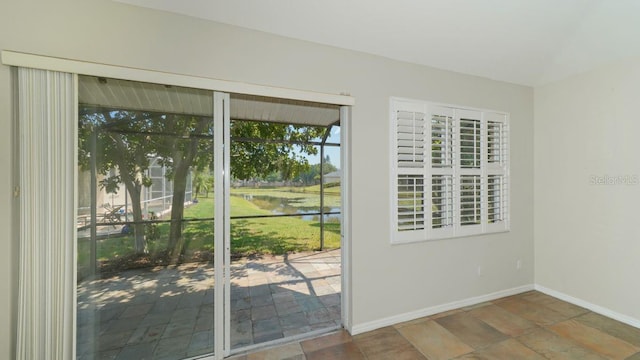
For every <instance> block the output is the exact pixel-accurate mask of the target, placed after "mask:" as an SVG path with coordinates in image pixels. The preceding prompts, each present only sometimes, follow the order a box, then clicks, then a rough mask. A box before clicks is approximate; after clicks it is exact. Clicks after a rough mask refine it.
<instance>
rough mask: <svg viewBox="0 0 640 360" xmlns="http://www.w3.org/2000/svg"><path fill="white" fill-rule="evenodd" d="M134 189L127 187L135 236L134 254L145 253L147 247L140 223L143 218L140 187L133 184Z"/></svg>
mask: <svg viewBox="0 0 640 360" xmlns="http://www.w3.org/2000/svg"><path fill="white" fill-rule="evenodd" d="M134 187H135V189H133V191H131V190H129V187H127V190H128V191H129V196H130V197H131V207H132V210H133V222H134V225H133V233H134V236H135V242H134V247H135V251H136V254H146V253H147V251H148V249H147V242H146V240H145V236H144V235H145V234H144V223H142V221H143V218H142V204H141V201H140V187H139V186H134Z"/></svg>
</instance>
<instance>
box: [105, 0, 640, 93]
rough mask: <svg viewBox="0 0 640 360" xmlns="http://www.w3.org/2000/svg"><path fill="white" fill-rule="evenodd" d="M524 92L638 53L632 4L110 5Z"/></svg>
mask: <svg viewBox="0 0 640 360" xmlns="http://www.w3.org/2000/svg"><path fill="white" fill-rule="evenodd" d="M116 1H120V2H124V3H128V4H133V5H138V6H144V7H150V8H155V9H160V10H165V11H170V12H175V13H180V14H185V15H189V16H194V17H199V18H205V19H208V20H213V21H217V22H221V23H226V24H231V25H237V26H241V27H245V28H250V29H254V30H260V31H264V32H268V33H273V34H278V35H282V36H287V37H291V38H296V39H302V40H307V41H312V42H316V43H321V44H327V45H332V46H337V47H340V48H346V49H352V50H357V51H362V52H366V53H370V54H376V55H381V56H384V57H388V58H392V59H396V60H402V61H407V62H411V63H417V64H423V65H428V66H433V67H437V68H440V69H446V70H452V71H456V72H461V73H466V74H472V75H478V76H482V77H487V78H491V79H495V80H502V81H507V82H512V83H517V84H523V85H532V86H535V85H541V84H544V83H547V82H550V81H554V80H558V79H561V78H564V77H567V76H569V75H572V74H575V73H579V72H583V71H587V70H590V69H592V68H595V67H597V66H599V65H602V64H606V63H609V62H612V61H616V60H618V59H621V58H626V57H631V56H640V0H393V1H390V0H388V1H382V0H321V1H319V0H180V1H176V0H116Z"/></svg>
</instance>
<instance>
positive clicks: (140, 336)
mask: <svg viewBox="0 0 640 360" xmlns="http://www.w3.org/2000/svg"><path fill="white" fill-rule="evenodd" d="M78 97H79V124H78V126H79V143H78V164H79V166H78V183H79V184H78V194H77V195H78V213H77V232H78V244H77V248H78V260H77V269H78V273H77V278H78V283H77V355H78V358H79V359H101V358H117V359H141V358H153V359H163V358H171V359H180V358H188V357H193V356H198V355H203V354H210V353H212V352H213V351H214V311H213V306H214V261H213V259H214V198H215V193H214V189H213V185H214V181H213V178H214V176H213V167H214V164H213V145H214V138H213V135H214V134H213V131H214V129H213V93H212V92H211V91H203V90H196V89H186V88H179V87H171V86H164V85H157V84H148V83H139V82H131V81H124V80H117V79H106V78H97V77H89V76H80V78H79V95H78Z"/></svg>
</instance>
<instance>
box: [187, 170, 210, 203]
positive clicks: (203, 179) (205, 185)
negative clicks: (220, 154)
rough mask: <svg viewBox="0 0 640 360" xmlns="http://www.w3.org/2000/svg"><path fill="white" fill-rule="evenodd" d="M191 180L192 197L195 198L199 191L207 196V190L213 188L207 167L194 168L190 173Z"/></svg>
mask: <svg viewBox="0 0 640 360" xmlns="http://www.w3.org/2000/svg"><path fill="white" fill-rule="evenodd" d="M191 181H192V184H193V188H194V190H193V191H194V193H195V195H194V196H193V198H194V199H197V198H198V196H200V194H201V193H204V197H209V191H211V188H213V176H212V175H211V171H210V170H209V167H208V166H207V167H205V168H204V170H198V169H195V170H193V172H192V173H191Z"/></svg>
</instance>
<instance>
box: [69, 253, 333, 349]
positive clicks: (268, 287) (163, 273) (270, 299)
mask: <svg viewBox="0 0 640 360" xmlns="http://www.w3.org/2000/svg"><path fill="white" fill-rule="evenodd" d="M340 264H341V262H340V250H339V249H338V250H331V251H325V252H315V253H297V254H287V255H283V256H270V255H266V256H263V257H261V258H256V259H246V258H243V259H240V260H238V261H233V262H232V264H231V268H230V270H231V294H230V296H231V333H230V336H231V348H232V349H238V348H241V347H244V346H249V345H253V344H260V343H263V342H267V341H271V340H276V339H280V338H284V337H288V336H292V335H297V334H303V333H306V332H309V331H313V330H317V329H324V328H333V327H336V326H339V325H340V292H341V288H340V286H341V276H340V274H341V266H340ZM213 288H214V279H213V266H212V264H211V263H208V264H183V265H179V266H171V267H157V268H152V269H143V270H131V271H126V272H123V273H121V274H119V275H117V276H114V277H111V278H108V279H100V280H94V281H86V282H82V283H80V284H78V314H77V322H78V328H77V330H78V336H77V344H78V345H77V353H78V359H93V358H94V355H95V358H96V359H135V360H141V359H181V358H186V357H190V356H196V355H201V354H206V353H210V352H211V351H212V349H213V339H214V332H213Z"/></svg>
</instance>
